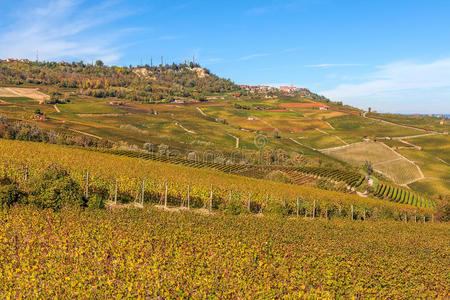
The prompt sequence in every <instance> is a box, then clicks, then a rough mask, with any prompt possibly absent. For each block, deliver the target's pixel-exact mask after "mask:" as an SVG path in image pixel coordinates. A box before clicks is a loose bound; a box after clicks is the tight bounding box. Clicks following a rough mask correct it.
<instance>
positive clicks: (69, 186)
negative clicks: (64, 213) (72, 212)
mask: <svg viewBox="0 0 450 300" xmlns="http://www.w3.org/2000/svg"><path fill="white" fill-rule="evenodd" d="M25 191H26V192H27V193H28V195H29V197H28V200H27V203H30V204H34V205H36V206H38V207H40V208H52V209H54V210H58V209H61V208H62V207H64V206H68V205H74V206H85V199H84V197H83V190H82V188H81V187H80V186H79V184H77V183H76V182H75V181H74V180H73V179H72V178H71V177H70V176H69V174H68V172H67V171H66V170H64V169H62V168H61V167H59V166H57V165H50V166H49V167H48V168H47V169H45V170H44V171H42V172H41V173H39V174H37V175H36V176H33V177H32V178H31V179H30V180H29V181H28V182H26V183H25Z"/></svg>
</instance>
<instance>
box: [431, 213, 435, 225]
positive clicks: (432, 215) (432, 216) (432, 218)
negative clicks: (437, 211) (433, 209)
mask: <svg viewBox="0 0 450 300" xmlns="http://www.w3.org/2000/svg"><path fill="white" fill-rule="evenodd" d="M431 222H432V223H434V214H433V213H432V214H431Z"/></svg>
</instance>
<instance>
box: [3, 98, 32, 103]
mask: <svg viewBox="0 0 450 300" xmlns="http://www.w3.org/2000/svg"><path fill="white" fill-rule="evenodd" d="M0 100H3V101H5V102H8V103H16V104H36V100H33V99H31V98H27V97H0Z"/></svg>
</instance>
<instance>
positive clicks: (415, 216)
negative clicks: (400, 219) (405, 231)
mask: <svg viewBox="0 0 450 300" xmlns="http://www.w3.org/2000/svg"><path fill="white" fill-rule="evenodd" d="M414 223H417V213H416V212H414Z"/></svg>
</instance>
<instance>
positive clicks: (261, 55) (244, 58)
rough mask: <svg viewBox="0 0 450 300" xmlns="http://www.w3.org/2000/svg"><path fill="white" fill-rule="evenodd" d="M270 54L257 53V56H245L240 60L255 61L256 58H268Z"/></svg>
mask: <svg viewBox="0 0 450 300" xmlns="http://www.w3.org/2000/svg"><path fill="white" fill-rule="evenodd" d="M268 55H269V54H268V53H255V54H250V55H247V56H243V57H241V58H240V60H250V59H254V58H258V57H264V56H268Z"/></svg>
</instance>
